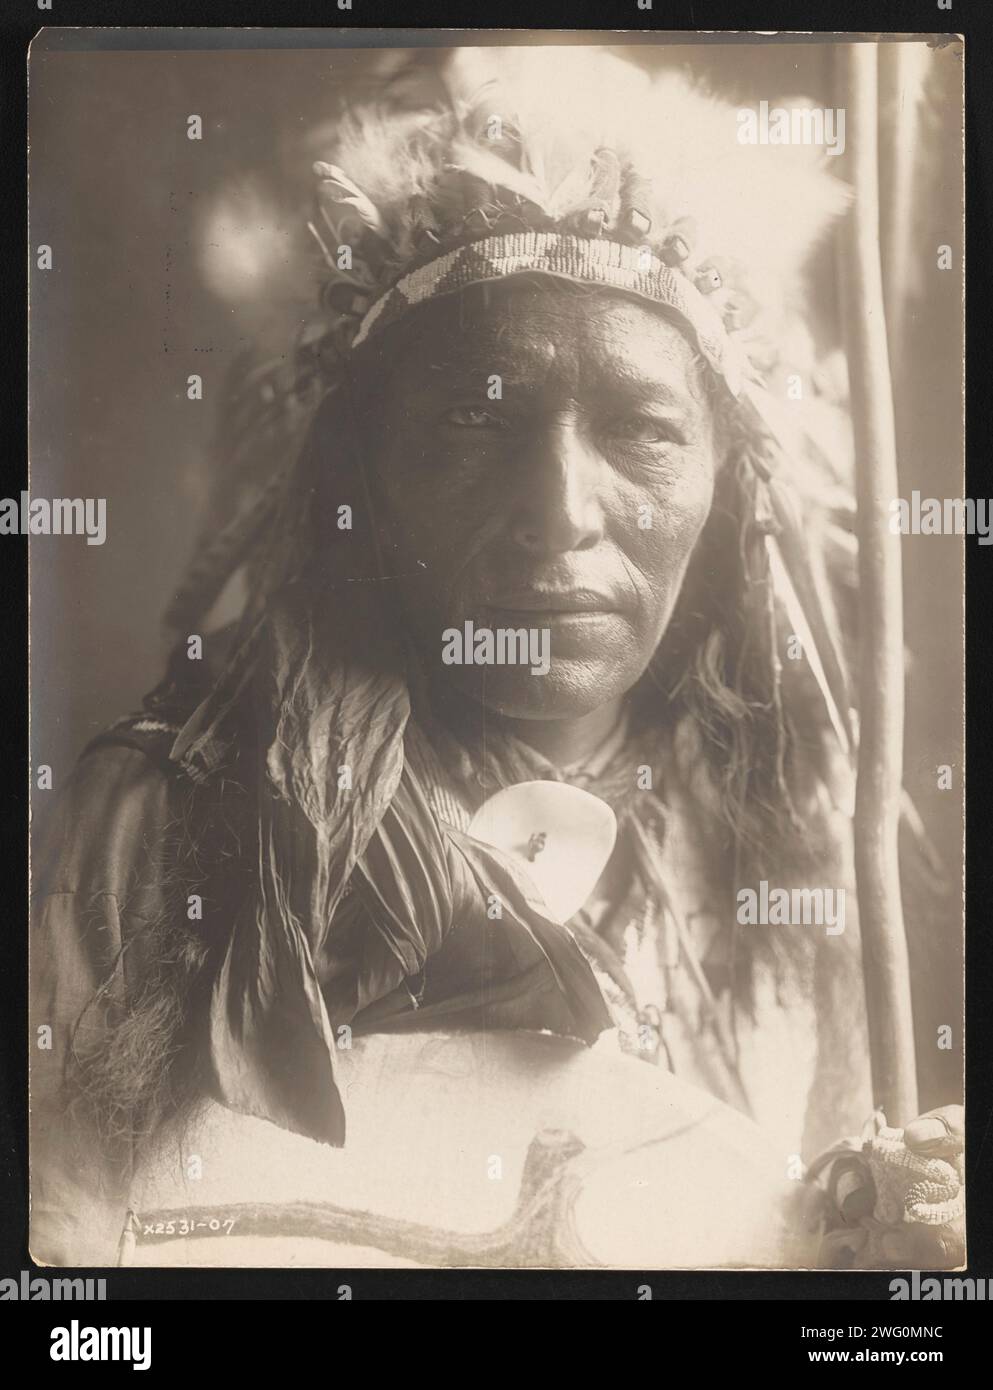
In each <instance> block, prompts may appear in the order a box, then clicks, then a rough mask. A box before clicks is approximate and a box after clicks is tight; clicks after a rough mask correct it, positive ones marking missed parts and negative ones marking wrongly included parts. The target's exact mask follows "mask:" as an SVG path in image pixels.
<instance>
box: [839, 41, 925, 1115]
mask: <svg viewBox="0 0 993 1390" xmlns="http://www.w3.org/2000/svg"><path fill="white" fill-rule="evenodd" d="M841 63H842V69H843V73H844V82H843V83H842V84H841V86H842V90H843V91H844V94H845V106H846V123H847V129H848V131H849V134H850V140H851V146H852V148H851V152H850V178H851V181H852V184H853V186H854V192H855V200H854V206H853V208H852V210H851V214H850V216H849V218H848V222H847V227H846V231H845V236H846V238H847V240H846V245H845V248H844V249H845V253H846V255H845V279H846V291H847V293H846V301H847V302H846V313H845V321H846V325H845V331H846V338H847V348H848V369H849V377H850V382H851V401H852V423H853V429H854V437H855V472H856V496H857V500H858V538H859V622H860V666H859V686H860V691H859V716H860V726H861V734H860V742H859V755H858V782H857V788H856V795H855V871H856V878H857V884H858V899H859V919H860V923H861V931H862V960H863V969H864V975H865V991H866V1006H867V1011H868V1019H869V1048H870V1054H871V1062H872V1085H873V1092H874V1096H875V1103H876V1105H877V1106H881V1107H882V1108H883V1110H884V1111H885V1114H886V1120H887V1123H888V1124H891V1125H898V1126H899V1125H904V1124H906V1123H907V1122H908V1121H909V1120H911V1119H913V1117H914V1116H915V1115H916V1114H917V1073H916V1066H915V1060H914V1034H913V1016H912V1011H911V998H910V971H909V966H908V959H907V938H906V933H905V931H904V923H903V907H902V903H901V898H900V865H899V858H898V851H897V833H898V828H899V823H900V795H901V787H902V782H903V700H904V688H903V681H904V670H903V592H902V586H901V555H900V537H899V535H892V534H891V533H890V529H889V517H890V508H889V504H890V502H891V500H892V499H893V498H895V497H898V496H899V483H898V478H897V466H896V440H895V432H894V422H893V395H892V388H891V383H890V367H889V355H888V349H887V341H886V321H885V317H884V311H883V283H882V273H881V268H880V259H879V169H878V154H877V117H878V97H877V70H876V45H875V44H873V43H855V44H850V45H847V46H846V47H845V48H844V49H842V51H841Z"/></svg>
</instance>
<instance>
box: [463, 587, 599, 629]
mask: <svg viewBox="0 0 993 1390" xmlns="http://www.w3.org/2000/svg"><path fill="white" fill-rule="evenodd" d="M485 607H486V609H487V610H488V611H490V612H496V613H500V614H503V615H507V616H514V615H517V614H519V615H520V616H521V617H522V618H528V619H529V620H530V621H532V622H534V621H535V620H536V619H539V618H542V617H547V618H555V617H562V616H565V615H568V614H583V615H586V614H596V613H600V614H607V613H617V612H618V611H619V610H620V604H619V603H618V601H617V600H616V599H615V598H611V597H610V596H609V595H607V594H603V593H600V592H598V591H596V590H594V589H517V590H514V591H512V592H510V593H506V594H499V595H497V596H496V597H495V598H493V599H492V600H491V601H490V602H488V603H487V604H486V605H485Z"/></svg>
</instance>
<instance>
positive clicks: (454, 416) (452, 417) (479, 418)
mask: <svg viewBox="0 0 993 1390" xmlns="http://www.w3.org/2000/svg"><path fill="white" fill-rule="evenodd" d="M442 418H443V420H444V421H445V424H446V425H461V426H462V428H463V429H469V430H502V429H506V423H505V421H503V420H501V418H500V417H499V415H494V414H493V412H492V411H490V410H483V409H482V408H481V407H480V406H474V405H456V406H453V407H452V409H451V410H446V411H445V414H444V416H443V417H442Z"/></svg>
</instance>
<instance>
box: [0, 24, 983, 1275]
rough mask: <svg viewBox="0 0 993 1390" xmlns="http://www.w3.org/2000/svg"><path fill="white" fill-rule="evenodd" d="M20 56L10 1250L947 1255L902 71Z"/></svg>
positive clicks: (932, 104)
mask: <svg viewBox="0 0 993 1390" xmlns="http://www.w3.org/2000/svg"><path fill="white" fill-rule="evenodd" d="M294 36H295V37H294V41H292V42H291V41H290V39H289V38H288V37H287V34H285V33H282V32H281V31H278V30H264V29H252V30H244V31H242V30H237V29H232V30H197V29H187V30H182V31H158V30H155V29H149V30H127V29H123V30H110V29H108V30H99V29H75V30H74V29H65V30H55V29H48V30H44V31H43V32H42V33H41V34H40V35H39V36H38V37H37V38H36V39H35V40H34V43H33V45H32V48H31V54H30V69H29V105H30V121H29V125H30V150H29V193H30V236H29V240H30V271H29V284H30V311H29V320H30V321H29V327H30V353H29V371H30V486H29V491H28V492H26V493H24V494H22V495H20V496H18V497H12V498H5V499H2V503H0V525H2V526H3V527H4V528H5V529H6V531H7V532H8V533H15V532H17V533H21V534H24V535H26V536H28V538H29V559H30V572H31V577H30V583H31V643H32V653H31V718H32V730H31V778H32V793H31V810H32V868H31V899H32V913H33V925H32V928H31V947H30V950H31V986H32V1006H31V1020H30V1032H29V1043H30V1050H31V1101H30V1103H31V1154H30V1165H31V1231H30V1251H31V1254H32V1256H33V1258H34V1259H35V1260H36V1261H37V1262H39V1263H40V1264H44V1265H52V1266H58V1267H76V1266H93V1267H103V1266H112V1265H117V1266H169V1267H183V1266H224V1267H228V1266H238V1267H241V1266H263V1267H290V1266H292V1267H299V1268H308V1267H325V1268H329V1267H334V1268H342V1269H348V1268H363V1267H364V1268H379V1267H391V1268H418V1267H419V1268H432V1269H435V1268H511V1269H521V1268H549V1269H597V1268H600V1269H604V1268H605V1269H659V1270H665V1269H741V1270H759V1269H780V1270H800V1269H833V1270H838V1269H842V1270H865V1269H875V1270H894V1271H899V1270H908V1269H917V1270H922V1269H948V1270H950V1269H961V1268H962V1267H963V1266H964V1264H965V1247H964V1207H965V1187H964V1166H963V1162H964V1158H963V1142H964V1140H963V1115H962V1101H963V1090H962V1087H963V1065H964V1063H963V1054H964V1041H965V1040H964V1035H963V908H962V883H963V800H962V797H963V733H962V720H963V664H964V663H963V566H964V554H965V548H966V547H969V546H973V545H980V546H985V545H988V544H989V543H990V539H991V536H990V515H989V503H988V501H987V500H986V499H971V498H966V497H964V496H963V495H962V494H963V491H964V477H963V418H962V411H963V403H962V392H963V378H964V365H963V291H964V268H963V251H964V237H963V210H964V190H963V169H962V155H963V90H962V71H963V66H962V65H963V43H962V41H961V40H960V39H959V38H957V37H955V36H948V35H935V36H929V35H926V34H914V35H872V34H849V35H838V34H834V35H804V36H800V35H778V36H773V35H766V36H763V35H757V34H756V35H749V34H734V35H732V34H720V33H709V34H699V35H698V34H691V33H679V34H666V33H663V32H654V33H641V34H629V33H617V34H611V33H606V34H604V33H599V34H588V33H571V32H565V31H544V32H533V33H531V32H526V31H507V32H500V33H485V32H468V31H467V32H458V33H456V32H447V31H417V32H416V33H415V32H405V31H400V30H397V31H389V30H376V31H372V30H352V31H347V32H346V31H339V30H335V31H332V30H325V31H321V30H313V31H299V32H297V31H294Z"/></svg>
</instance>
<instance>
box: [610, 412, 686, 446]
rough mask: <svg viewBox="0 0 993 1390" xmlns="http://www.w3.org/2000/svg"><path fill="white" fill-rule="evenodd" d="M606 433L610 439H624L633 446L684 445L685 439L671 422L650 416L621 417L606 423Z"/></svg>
mask: <svg viewBox="0 0 993 1390" xmlns="http://www.w3.org/2000/svg"><path fill="white" fill-rule="evenodd" d="M606 433H607V435H608V436H609V437H610V438H611V439H626V440H629V441H631V442H632V443H634V444H684V443H685V442H686V441H685V438H684V436H683V433H682V431H681V430H680V429H679V427H678V425H676V424H674V423H673V421H672V420H659V419H656V418H655V417H654V416H651V415H623V416H618V417H617V419H614V420H610V421H608V422H607V426H606Z"/></svg>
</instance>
